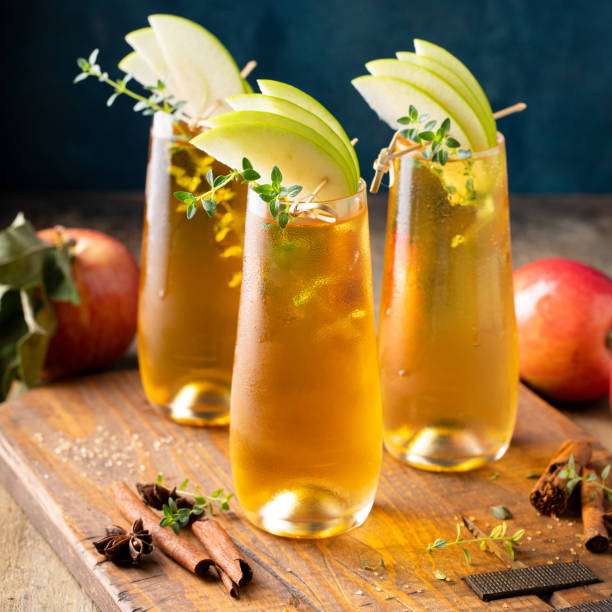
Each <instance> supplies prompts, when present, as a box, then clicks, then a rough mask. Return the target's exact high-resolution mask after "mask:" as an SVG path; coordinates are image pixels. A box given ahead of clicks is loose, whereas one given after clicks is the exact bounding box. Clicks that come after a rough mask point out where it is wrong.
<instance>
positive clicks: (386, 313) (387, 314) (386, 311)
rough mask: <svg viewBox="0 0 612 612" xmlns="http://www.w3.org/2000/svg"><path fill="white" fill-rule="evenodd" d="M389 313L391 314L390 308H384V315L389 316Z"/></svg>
mask: <svg viewBox="0 0 612 612" xmlns="http://www.w3.org/2000/svg"><path fill="white" fill-rule="evenodd" d="M390 314H391V309H390V308H387V310H385V315H386V316H389V315H390Z"/></svg>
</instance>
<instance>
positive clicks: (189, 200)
mask: <svg viewBox="0 0 612 612" xmlns="http://www.w3.org/2000/svg"><path fill="white" fill-rule="evenodd" d="M174 197H175V198H176V199H177V200H180V201H181V202H183V204H195V203H196V202H197V201H198V199H197V198H196V197H195V196H194V195H193V193H190V192H189V191H175V192H174Z"/></svg>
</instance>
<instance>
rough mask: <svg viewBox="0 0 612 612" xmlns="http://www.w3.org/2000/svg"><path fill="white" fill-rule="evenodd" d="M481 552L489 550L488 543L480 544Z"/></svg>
mask: <svg viewBox="0 0 612 612" xmlns="http://www.w3.org/2000/svg"><path fill="white" fill-rule="evenodd" d="M480 550H487V543H486V542H481V543H480Z"/></svg>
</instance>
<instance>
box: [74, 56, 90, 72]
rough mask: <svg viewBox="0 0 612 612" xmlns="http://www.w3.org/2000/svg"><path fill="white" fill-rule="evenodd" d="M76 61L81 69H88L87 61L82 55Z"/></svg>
mask: <svg viewBox="0 0 612 612" xmlns="http://www.w3.org/2000/svg"><path fill="white" fill-rule="evenodd" d="M76 63H77V66H78V67H79V68H80V69H81V70H89V62H88V61H87V60H86V59H85V58H84V57H79V58H78V59H77V61H76Z"/></svg>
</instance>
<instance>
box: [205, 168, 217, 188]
mask: <svg viewBox="0 0 612 612" xmlns="http://www.w3.org/2000/svg"><path fill="white" fill-rule="evenodd" d="M206 182H207V183H208V184H209V185H210V187H213V186H214V183H215V176H214V174H213V171H212V168H209V169H208V171H207V172H206Z"/></svg>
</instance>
